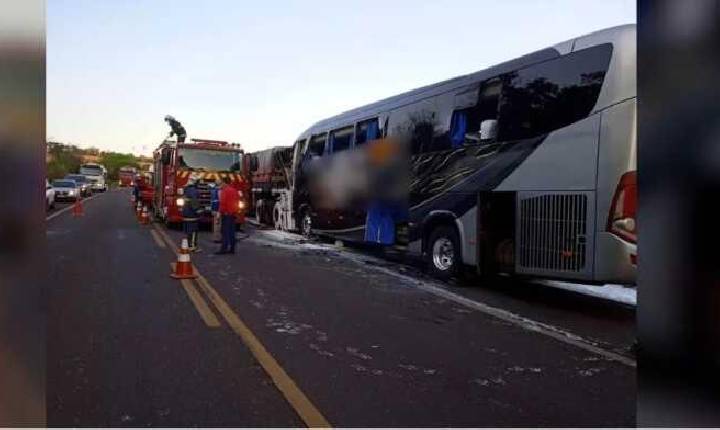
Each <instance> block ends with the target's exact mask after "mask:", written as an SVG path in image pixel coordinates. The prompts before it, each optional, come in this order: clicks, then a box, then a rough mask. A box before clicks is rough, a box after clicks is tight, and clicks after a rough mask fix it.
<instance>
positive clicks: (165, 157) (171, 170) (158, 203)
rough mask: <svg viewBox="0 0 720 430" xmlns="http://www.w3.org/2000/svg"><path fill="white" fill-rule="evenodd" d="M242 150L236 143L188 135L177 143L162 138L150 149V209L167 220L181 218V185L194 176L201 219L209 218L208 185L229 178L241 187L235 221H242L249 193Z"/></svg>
mask: <svg viewBox="0 0 720 430" xmlns="http://www.w3.org/2000/svg"><path fill="white" fill-rule="evenodd" d="M243 155H244V153H243V150H242V149H241V147H240V145H239V144H234V143H228V142H224V141H219V140H207V139H190V142H183V143H178V142H175V141H170V140H165V141H163V143H162V144H160V146H159V147H158V148H157V149H156V150H155V152H154V153H153V167H154V168H153V182H154V184H153V185H154V189H155V193H154V199H153V211H154V214H155V216H156V217H158V218H160V219H162V220H164V221H165V223H166V224H175V223H179V222H181V221H182V205H183V204H184V203H185V202H184V198H183V187H185V186H186V185H187V183H188V180H189V179H190V178H193V179H194V180H195V182H196V186H197V188H198V194H199V200H200V202H199V203H200V209H201V216H200V221H201V222H205V223H209V222H211V221H212V214H211V211H210V194H211V191H210V190H211V187H213V186H215V182H216V181H218V180H219V181H222V180H223V178H227V177H229V178H230V183H231V184H232V185H233V186H234V187H235V188H237V189H238V190H239V191H240V194H241V196H240V199H241V203H240V205H239V207H238V212H237V216H236V221H237V223H238V224H242V223H243V222H244V221H245V209H246V207H247V198H248V196H249V181H248V180H247V179H246V178H245V175H244V170H245V169H243Z"/></svg>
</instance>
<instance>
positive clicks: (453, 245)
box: [426, 225, 462, 280]
mask: <svg viewBox="0 0 720 430" xmlns="http://www.w3.org/2000/svg"><path fill="white" fill-rule="evenodd" d="M426 264H427V268H428V271H429V272H430V274H431V275H432V276H434V277H436V278H438V279H441V280H448V279H451V278H453V277H457V276H459V275H460V270H461V265H462V255H461V250H460V239H459V237H458V234H457V232H456V231H455V229H454V228H452V227H449V226H446V225H441V226H438V227H436V228H434V229H433V231H432V232H430V235H429V236H428V242H427V248H426Z"/></svg>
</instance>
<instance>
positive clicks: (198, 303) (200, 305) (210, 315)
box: [171, 264, 220, 327]
mask: <svg viewBox="0 0 720 430" xmlns="http://www.w3.org/2000/svg"><path fill="white" fill-rule="evenodd" d="M171 266H172V267H173V269H174V267H175V266H173V265H172V264H171ZM180 285H182V286H183V289H185V292H186V293H187V295H188V297H189V298H190V301H191V302H193V305H195V309H196V310H197V311H198V313H199V314H200V317H201V318H202V319H203V321H205V324H206V325H207V326H208V327H220V320H218V318H217V317H216V316H215V312H213V311H212V310H211V309H210V306H209V305H208V304H207V302H206V301H205V299H203V298H202V296H201V295H200V293H198V291H197V290H196V289H195V286H194V285H193V283H192V282H191V281H190V280H189V279H181V280H180Z"/></svg>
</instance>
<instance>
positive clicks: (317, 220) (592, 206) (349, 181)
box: [276, 25, 637, 284]
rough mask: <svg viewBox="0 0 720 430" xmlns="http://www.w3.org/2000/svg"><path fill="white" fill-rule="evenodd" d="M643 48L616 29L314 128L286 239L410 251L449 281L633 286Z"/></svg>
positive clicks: (303, 146)
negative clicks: (464, 275)
mask: <svg viewBox="0 0 720 430" xmlns="http://www.w3.org/2000/svg"><path fill="white" fill-rule="evenodd" d="M635 39H636V36H635V26H634V25H626V26H620V27H613V28H609V29H606V30H602V31H598V32H595V33H591V34H589V35H585V36H582V37H578V38H575V39H572V40H568V41H566V42H563V43H559V44H557V45H555V46H553V47H550V48H547V49H543V50H540V51H536V52H533V53H531V54H528V55H525V56H523V57H520V58H517V59H514V60H511V61H508V62H505V63H502V64H499V65H496V66H493V67H490V68H488V69H486V70H482V71H479V72H476V73H472V74H469V75H465V76H460V77H456V78H453V79H450V80H448V81H444V82H440V83H437V84H434V85H429V86H426V87H422V88H419V89H416V90H413V91H410V92H407V93H404V94H400V95H397V96H394V97H390V98H388V99H384V100H381V101H378V102H376V103H372V104H370V105H367V106H363V107H359V108H356V109H353V110H350V111H347V112H344V113H342V114H339V115H337V116H334V117H331V118H328V119H325V120H322V121H319V122H317V123H316V124H314V125H313V126H312V127H310V128H309V129H308V130H306V131H305V132H303V133H302V134H301V135H300V136H299V138H298V139H297V141H296V143H295V145H294V147H293V156H292V161H291V163H292V166H291V169H290V170H291V172H292V173H291V177H290V180H289V188H288V189H287V190H285V192H286V195H284V196H282V198H281V199H279V200H278V202H277V205H278V206H277V207H276V209H277V212H278V214H279V215H278V216H279V217H280V218H281V219H282V220H283V223H284V224H283V227H284V228H289V229H298V230H301V231H302V232H304V233H305V234H311V233H313V234H320V235H326V236H330V237H333V238H337V239H342V240H354V241H364V242H371V243H377V244H379V245H384V246H392V247H395V248H397V249H402V250H405V251H407V252H409V253H413V254H417V255H420V256H423V258H424V259H425V260H426V262H427V264H428V267H429V270H430V271H431V272H432V273H433V274H434V275H435V276H437V277H440V278H449V277H453V276H457V275H459V274H460V273H461V271H462V270H465V269H466V268H468V267H469V268H472V269H473V270H474V271H475V272H477V273H479V274H480V275H493V274H497V273H507V274H513V275H522V276H533V277H546V278H558V279H569V280H578V281H584V282H598V283H608V282H612V283H621V284H632V283H634V282H635V271H636V255H637V252H636V228H637V227H636V208H637V186H636V179H635V178H636V136H635V135H636V121H637V120H636V84H635V70H636V65H635V64H636V43H635ZM378 154H380V155H378ZM388 154H394V156H393V155H390V156H388ZM398 154H400V155H398ZM383 157H384V158H385V159H388V157H389V158H390V159H393V160H394V161H392V163H390V164H386V166H391V167H392V168H385V169H383V168H380V169H376V171H374V172H372V173H370V174H369V173H367V170H368V166H372V162H373V160H377V159H383ZM399 172H401V173H402V174H398V173H399ZM397 190H402V191H401V192H397Z"/></svg>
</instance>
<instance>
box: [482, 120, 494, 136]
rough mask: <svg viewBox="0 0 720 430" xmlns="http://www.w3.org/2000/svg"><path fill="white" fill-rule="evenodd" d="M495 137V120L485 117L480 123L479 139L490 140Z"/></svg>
mask: <svg viewBox="0 0 720 430" xmlns="http://www.w3.org/2000/svg"><path fill="white" fill-rule="evenodd" d="M495 138H497V120H496V119H486V120H483V122H481V123H480V140H481V141H483V140H492V139H495Z"/></svg>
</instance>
